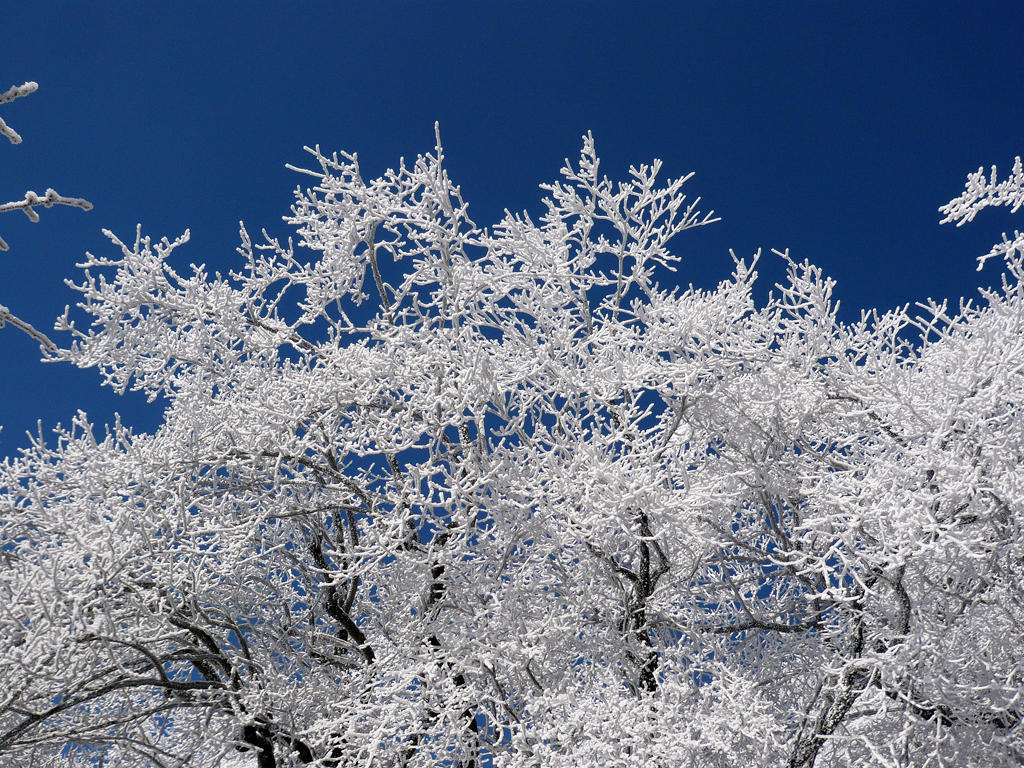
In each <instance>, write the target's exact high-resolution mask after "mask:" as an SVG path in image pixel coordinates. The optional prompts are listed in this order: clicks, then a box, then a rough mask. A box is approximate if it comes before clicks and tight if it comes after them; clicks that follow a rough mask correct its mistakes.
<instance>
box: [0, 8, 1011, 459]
mask: <svg viewBox="0 0 1024 768" xmlns="http://www.w3.org/2000/svg"><path fill="white" fill-rule="evenodd" d="M2 14H3V16H2V18H3V26H4V32H3V38H4V40H3V45H2V47H0V64H2V67H0V72H2V73H3V80H4V82H2V83H0V90H2V89H5V88H6V87H7V86H8V85H13V84H20V83H22V82H24V81H26V80H35V81H37V82H38V83H39V85H40V88H39V91H38V92H37V93H36V94H34V95H32V96H30V97H29V98H27V99H23V100H19V101H17V102H15V103H13V104H9V105H6V106H4V107H3V108H0V114H2V116H3V117H4V119H5V120H7V122H8V123H10V124H11V125H12V126H13V127H14V128H15V129H16V130H18V131H19V132H20V133H21V135H22V136H23V137H24V143H23V144H21V145H20V146H10V145H7V144H6V142H2V145H0V163H2V166H0V167H2V168H3V170H4V174H3V181H2V188H0V196H2V197H3V198H4V201H6V200H13V199H16V198H18V197H19V196H20V195H21V193H22V192H23V191H24V190H25V189H30V188H31V189H35V190H36V191H38V192H40V193H41V192H42V191H43V190H44V189H45V188H46V187H47V186H52V187H54V188H56V189H57V190H58V191H59V192H61V193H62V194H65V195H74V196H83V197H86V198H88V199H89V200H91V201H92V202H93V204H94V206H95V208H94V209H93V210H92V211H91V212H88V213H83V212H81V211H78V210H71V209H52V210H49V211H46V210H44V211H42V212H41V216H42V221H41V222H40V223H39V224H37V225H31V224H29V223H28V221H27V219H25V218H24V217H23V216H20V215H12V214H8V215H6V216H4V217H0V235H2V236H3V237H4V238H5V239H6V240H7V241H8V242H9V243H10V246H11V250H10V251H8V252H7V253H4V254H0V304H7V305H9V306H10V307H11V308H12V309H13V310H14V311H15V312H17V313H18V314H20V315H21V316H22V317H23V318H24V319H26V320H28V321H30V322H32V323H33V324H34V325H36V326H37V327H39V328H42V329H49V328H50V327H52V323H53V319H54V318H55V317H56V316H57V315H59V314H60V313H61V312H62V311H63V308H64V305H65V304H67V303H69V302H73V301H74V294H72V293H71V292H70V291H69V290H68V289H67V288H66V287H65V286H64V285H63V282H62V281H63V279H64V278H67V277H74V278H77V274H76V272H77V270H76V269H75V267H74V264H75V262H76V261H79V260H80V259H81V257H82V255H83V254H84V253H85V251H91V252H93V253H95V254H97V255H99V254H102V253H110V250H109V249H110V247H111V246H110V245H109V244H107V242H106V240H105V239H104V238H103V236H102V235H101V234H100V229H101V228H109V229H112V230H113V231H114V232H116V233H117V234H119V235H121V236H122V237H124V238H126V239H127V238H130V237H132V236H133V233H134V230H135V225H136V223H140V222H141V224H142V226H143V230H144V232H145V233H147V234H150V235H152V236H154V237H157V238H159V237H161V236H165V235H166V236H168V237H172V238H173V237H174V236H176V235H178V234H180V233H181V232H182V231H183V230H184V229H186V228H190V229H191V232H192V240H191V243H190V244H189V245H188V246H187V247H186V248H184V249H182V250H180V251H179V252H178V253H179V254H180V256H181V259H182V262H180V263H179V265H182V264H183V263H185V262H188V261H193V262H196V263H205V264H207V265H208V267H210V268H211V269H221V270H226V269H229V268H231V267H233V266H235V265H236V264H237V256H236V254H235V250H234V249H235V247H236V246H237V240H238V221H239V220H244V221H245V222H246V224H247V225H248V227H249V228H250V230H251V231H258V230H259V229H260V228H261V227H267V228H268V229H269V230H270V231H271V232H272V233H274V234H276V235H282V236H286V235H287V234H288V228H287V227H286V226H285V225H284V224H283V223H282V222H281V216H282V215H283V214H285V213H286V212H287V210H288V205H289V203H290V200H291V191H292V190H293V189H294V187H295V186H296V185H297V184H299V183H303V180H302V178H301V177H299V176H297V175H295V174H294V173H292V172H290V171H288V170H286V169H285V168H284V164H285V163H288V162H290V163H293V164H302V162H303V159H304V154H303V152H302V146H303V145H307V144H309V145H311V144H317V143H319V144H320V145H321V146H322V147H323V148H324V149H325V150H334V149H344V150H354V151H357V152H359V154H360V158H361V160H362V161H363V164H364V169H365V170H366V171H367V172H369V173H373V174H375V173H377V172H380V171H382V170H384V169H385V168H386V167H388V166H389V165H393V164H394V163H395V162H396V161H397V158H398V157H399V156H403V155H404V156H407V157H409V156H415V155H416V154H417V153H418V152H424V151H428V150H430V149H431V147H432V146H433V125H434V121H435V120H436V121H439V122H440V124H441V132H442V137H443V140H444V143H445V149H446V154H447V157H448V169H449V172H450V174H451V175H452V177H453V179H454V180H455V181H456V182H457V183H459V184H461V185H462V188H463V193H464V196H465V198H466V199H467V200H468V201H469V203H470V211H471V214H472V215H473V217H474V219H475V220H476V221H477V223H480V224H488V223H492V222H494V221H496V220H497V219H498V218H500V215H501V212H502V210H503V209H504V208H509V209H512V210H522V209H524V208H525V209H528V210H537V209H538V201H539V197H540V195H539V192H538V190H537V189H536V186H537V184H538V183H540V182H543V181H549V180H551V179H552V178H554V177H555V176H556V174H557V171H558V168H559V167H560V165H561V162H562V159H563V158H564V157H567V156H568V157H572V156H574V155H576V154H577V153H578V150H579V146H580V138H579V137H580V135H581V134H583V133H584V132H585V131H587V130H591V131H593V133H594V136H595V139H596V141H597V147H598V151H599V153H600V155H601V157H602V165H603V168H604V169H605V170H606V172H608V173H609V175H612V176H616V175H621V174H623V173H624V171H625V169H626V168H627V167H628V166H629V165H630V164H631V163H640V162H647V161H649V160H650V159H651V158H653V157H659V158H661V159H662V160H663V161H664V164H665V170H664V172H665V173H667V174H670V175H679V174H681V173H684V172H689V171H695V172H696V176H695V177H694V178H693V180H691V181H690V182H689V188H690V193H691V194H697V195H701V196H702V198H703V201H704V203H705V205H706V206H707V207H709V208H714V209H715V210H716V211H717V212H718V214H719V215H721V217H722V219H723V220H722V221H721V222H720V223H718V224H715V225H714V226H712V227H709V228H706V229H704V230H699V231H696V232H692V233H686V234H684V236H682V237H681V238H680V239H679V241H678V242H677V249H678V252H679V253H681V254H683V256H684V263H683V267H682V270H681V272H680V279H681V281H682V282H684V283H689V282H693V283H695V284H698V285H713V284H714V283H715V282H717V281H718V280H719V279H721V278H723V277H725V276H726V275H727V274H728V273H729V270H730V267H731V261H730V258H729V254H728V250H729V249H730V248H733V249H735V251H736V252H737V254H738V255H742V256H749V255H750V254H751V253H753V252H754V251H755V250H756V249H757V248H764V249H765V250H766V251H767V250H768V249H771V248H778V249H785V248H789V249H790V251H791V253H792V255H793V256H794V257H795V258H797V259H800V260H802V259H804V258H806V259H809V260H811V261H812V262H815V263H817V264H819V265H820V266H822V267H823V268H824V269H825V271H826V272H827V273H829V274H830V275H832V276H833V277H835V278H836V279H837V280H838V281H839V285H838V288H837V295H838V296H839V298H840V299H841V300H842V304H843V307H844V311H843V315H844V316H845V317H847V318H853V317H855V316H856V315H857V313H858V312H859V309H860V308H862V307H876V306H877V307H881V308H889V307H892V306H894V305H898V304H903V303H905V302H913V301H915V300H919V299H923V298H925V297H929V296H931V297H937V298H943V297H950V298H953V299H955V298H957V297H959V296H961V295H967V296H974V295H976V289H977V286H978V285H980V284H991V283H994V282H996V281H997V280H998V267H997V265H996V264H995V263H991V264H990V265H989V266H988V267H987V268H986V270H985V271H984V272H982V273H981V274H980V275H979V274H978V273H976V272H975V261H974V259H975V257H976V256H977V255H979V254H980V253H983V252H985V251H986V250H987V249H988V246H989V244H990V243H992V242H993V241H994V240H996V239H998V236H999V233H1000V232H1001V231H1003V230H1005V229H1008V228H1012V227H1013V223H1012V221H1011V219H1010V217H1008V216H1005V215H1001V214H1000V212H998V211H992V212H986V213H985V215H983V216H981V217H979V219H978V221H976V222H975V224H974V225H973V226H970V227H965V228H963V229H960V230H957V229H954V228H953V227H951V226H948V225H947V226H943V227H940V226H939V224H938V220H939V215H938V213H937V211H936V209H937V207H938V206H939V205H940V204H942V203H944V202H945V201H947V200H948V199H950V198H951V197H954V196H955V195H957V194H958V193H959V190H960V189H961V187H962V185H963V180H964V177H965V175H966V173H967V172H968V171H970V170H974V169H976V168H977V167H978V166H979V165H986V166H988V165H990V164H993V163H995V164H998V165H999V166H1000V167H1001V168H1004V169H1005V168H1008V167H1009V166H1010V164H1011V163H1012V160H1013V157H1014V156H1015V155H1017V154H1022V153H1024V99H1022V98H1021V93H1022V83H1024V46H1022V45H1021V43H1020V41H1021V39H1022V33H1024V10H1022V9H1021V7H1020V6H1019V5H1018V4H1017V3H1016V2H1010V1H1009V0H1003V1H1002V2H972V3H969V4H962V3H956V4H954V3H949V2H932V3H893V2H885V3H882V2H878V3H874V2H829V3H809V2H807V3H805V2H788V3H767V2H766V3H724V2H716V3H696V2H693V3H686V2H674V3H653V2H652V3H629V4H626V3H611V2H591V3H570V2H565V3H535V2H524V3H503V4H497V3H486V2H473V3H470V2H450V3H436V2H435V3H421V2H404V3H387V2H361V3H346V2H333V3H317V2H303V3H295V4H284V3H269V2H257V1H255V0H251V1H250V2H246V3H224V2H221V3H189V2H176V3H170V2H161V3H158V2H137V3H127V2H92V3H85V2H47V3H17V4H8V7H7V8H5V9H4V11H3V12H2ZM1017 226H1020V224H1019V223H1018V224H1017ZM762 267H763V268H762V269H761V273H762V280H763V281H764V282H763V286H762V287H763V289H764V290H765V291H767V289H768V288H769V287H770V284H771V283H772V282H773V281H774V280H775V279H777V278H778V276H779V274H780V270H779V269H778V264H777V263H776V261H775V260H773V259H770V258H765V259H764V260H763V261H762ZM38 357H39V355H38V347H37V346H36V345H34V344H32V343H31V341H30V340H29V339H27V338H26V337H24V336H22V335H21V334H20V333H18V332H16V331H14V330H12V329H2V330H0V424H3V425H4V430H3V432H0V455H4V454H9V453H13V452H14V451H15V450H16V449H17V448H18V447H19V446H23V445H24V444H25V442H26V437H25V435H24V433H25V431H26V430H28V429H33V430H34V428H35V424H36V421H37V419H41V420H42V422H43V426H44V431H45V430H48V429H50V428H52V427H53V426H54V425H55V424H56V423H57V422H58V421H63V422H65V423H67V422H68V421H69V420H70V417H71V416H72V415H73V414H74V412H75V411H76V410H77V409H79V408H81V409H84V410H86V411H88V412H89V414H90V415H91V416H92V418H93V420H94V421H96V422H99V423H103V422H107V421H110V420H111V419H112V415H113V413H114V412H115V411H119V412H120V413H121V414H122V416H123V418H124V419H125V420H126V421H127V422H129V423H132V424H135V425H137V426H138V427H140V428H142V429H152V428H153V426H154V425H155V424H157V423H158V422H159V418H160V411H159V408H158V407H153V406H148V407H147V405H146V404H145V402H144V399H143V398H142V397H141V396H138V395H127V396H125V397H118V396H116V395H114V394H113V393H111V392H109V391H107V390H103V389H101V388H100V386H99V377H98V375H97V374H96V372H95V371H76V370H72V369H70V368H69V367H68V366H58V365H43V364H40V363H39V362H38Z"/></svg>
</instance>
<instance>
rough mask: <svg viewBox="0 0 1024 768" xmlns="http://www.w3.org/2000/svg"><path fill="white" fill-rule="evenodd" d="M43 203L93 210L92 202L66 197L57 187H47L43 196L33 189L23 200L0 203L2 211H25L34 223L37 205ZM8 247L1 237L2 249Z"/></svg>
mask: <svg viewBox="0 0 1024 768" xmlns="http://www.w3.org/2000/svg"><path fill="white" fill-rule="evenodd" d="M37 205H41V206H43V207H45V208H50V207H51V206H54V205H70V206H73V207H75V208H81V209H82V210H83V211H89V210H92V203H90V202H89V201H88V200H85V199H83V198H81V197H65V196H64V195H61V194H59V193H58V192H57V190H55V189H47V190H46V194H44V195H43V196H42V197H40V196H39V195H37V194H36V193H35V192H33V191H32V190H31V189H30V190H28V191H27V192H26V193H25V197H24V198H23V199H21V200H14V201H12V202H9V203H3V204H2V205H0V213H7V212H8V211H24V213H25V215H26V216H28V218H29V221H31V222H32V223H33V224H34V223H36V222H38V221H39V214H38V213H36V211H35V206H37ZM7 249H8V246H7V243H6V241H5V240H4V239H3V238H2V237H0V251H6V250H7Z"/></svg>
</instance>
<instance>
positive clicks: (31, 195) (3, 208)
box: [0, 82, 92, 351]
mask: <svg viewBox="0 0 1024 768" xmlns="http://www.w3.org/2000/svg"><path fill="white" fill-rule="evenodd" d="M38 88H39V84H38V83H35V82H27V83H23V84H21V85H12V86H11V87H10V88H8V89H7V90H6V91H4V92H3V93H0V104H7V103H8V102H11V101H14V100H15V99H19V98H22V97H24V96H28V95H29V94H30V93H34V92H35V91H36V89H38ZM0 136H3V137H4V138H6V139H7V140H8V141H9V142H10V143H11V144H21V136H20V135H19V134H18V132H17V131H15V130H14V129H13V128H11V127H10V126H9V125H8V124H7V123H6V122H4V119H3V118H2V117H0ZM0 199H2V198H0ZM54 205H70V206H73V207H75V208H81V209H82V210H85V211H88V210H90V209H91V208H92V203H90V202H89V201H88V200H83V199H82V198H80V197H65V196H64V195H61V194H59V193H58V192H57V191H56V190H54V189H47V190H46V193H45V194H44V195H43V196H42V197H40V196H39V195H38V194H36V193H35V192H33V191H32V190H31V189H30V190H28V191H27V192H26V193H25V196H24V197H22V199H20V200H13V201H11V202H9V203H0V213H8V212H10V211H21V212H23V213H24V214H25V215H26V216H28V219H29V221H31V222H33V223H35V222H38V221H39V214H38V213H37V212H36V208H37V207H38V206H43V207H44V208H50V207H52V206H54ZM6 250H8V245H7V241H6V240H4V239H3V238H2V237H0V251H6ZM8 323H9V324H10V325H12V326H14V327H15V328H18V329H19V330H22V331H24V332H25V333H27V334H28V335H29V336H31V337H32V338H33V339H35V340H36V341H38V342H39V344H40V345H41V346H42V347H43V348H44V349H50V350H51V351H52V350H53V349H55V347H54V345H53V343H52V342H51V341H50V340H49V339H48V338H47V337H46V335H45V334H43V333H42V332H40V331H38V330H36V329H35V328H33V327H32V326H31V325H29V324H28V323H26V322H25V321H24V320H22V319H21V318H19V317H17V316H16V315H14V314H13V313H12V312H11V310H10V309H8V308H7V307H5V306H4V305H3V304H0V328H3V327H4V325H6V324H8Z"/></svg>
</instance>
